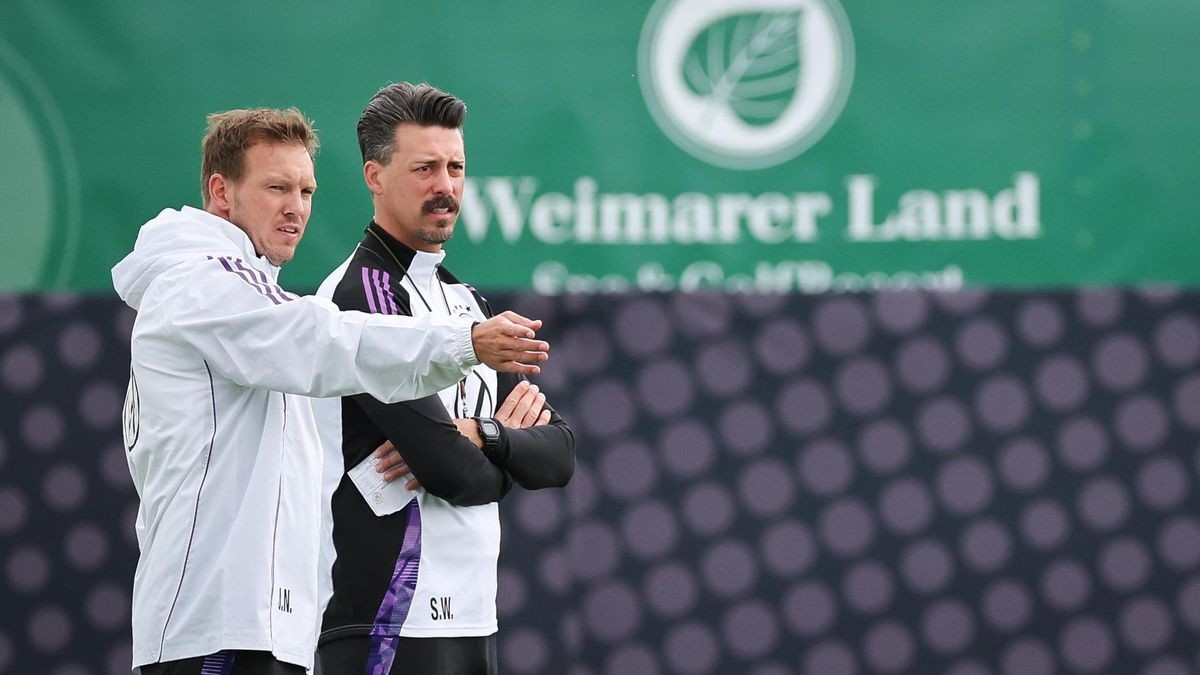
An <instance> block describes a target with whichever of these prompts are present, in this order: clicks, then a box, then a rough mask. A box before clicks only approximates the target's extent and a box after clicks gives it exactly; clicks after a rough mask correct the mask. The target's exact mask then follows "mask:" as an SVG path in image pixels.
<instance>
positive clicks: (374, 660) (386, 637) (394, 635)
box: [367, 499, 421, 675]
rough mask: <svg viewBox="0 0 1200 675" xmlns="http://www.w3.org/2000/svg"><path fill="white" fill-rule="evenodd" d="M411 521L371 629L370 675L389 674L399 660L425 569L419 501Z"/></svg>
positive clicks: (414, 502) (412, 505) (411, 505)
mask: <svg viewBox="0 0 1200 675" xmlns="http://www.w3.org/2000/svg"><path fill="white" fill-rule="evenodd" d="M407 508H408V522H407V523H406V524H405V526H404V543H403V544H402V545H401V547H400V554H399V555H398V556H396V568H395V571H393V572H392V580H391V582H390V583H389V584H388V589H387V593H385V594H384V596H383V602H382V603H380V605H379V611H378V612H376V614H375V625H373V626H372V627H371V651H370V654H368V656H367V673H368V675H387V673H388V672H389V671H390V670H391V669H392V660H393V659H395V658H396V645H397V643H398V642H399V640H400V638H399V635H400V629H401V628H402V627H403V626H404V620H405V619H406V618H407V617H408V610H409V608H410V607H412V599H413V594H414V593H415V592H416V590H417V574H418V573H419V570H420V566H421V507H420V504H419V503H418V502H417V500H416V499H414V500H412V502H410V503H409V505H408V507H407Z"/></svg>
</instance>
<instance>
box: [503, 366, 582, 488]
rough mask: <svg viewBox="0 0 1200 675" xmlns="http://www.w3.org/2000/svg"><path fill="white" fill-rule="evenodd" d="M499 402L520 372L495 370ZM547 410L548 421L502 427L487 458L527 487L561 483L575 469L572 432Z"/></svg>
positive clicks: (565, 480) (509, 391)
mask: <svg viewBox="0 0 1200 675" xmlns="http://www.w3.org/2000/svg"><path fill="white" fill-rule="evenodd" d="M496 379H497V382H496V385H497V387H496V388H497V389H499V392H498V393H497V399H498V402H501V401H504V399H506V398H508V395H509V393H511V392H512V390H513V387H515V386H517V383H518V382H520V381H521V380H523V379H525V377H524V376H523V375H516V374H513V373H497V374H496ZM546 408H548V409H549V410H550V423H549V424H544V425H542V426H540V427H529V428H528V429H508V428H501V431H500V444H499V446H498V447H497V448H496V449H495V450H492V451H491V452H490V453H488V459H490V460H491V461H492V463H493V464H495V465H496V466H498V467H501V468H503V469H504V470H505V471H507V472H508V474H509V475H510V476H512V479H513V480H515V481H516V482H517V484H518V485H520V486H521V487H523V488H525V489H526V490H537V489H540V488H548V487H563V486H564V485H566V484H567V482H568V481H569V480H571V476H572V475H573V474H574V473H575V434H573V433H572V432H571V428H570V427H568V426H567V423H566V422H565V421H563V418H562V417H560V416H559V414H558V411H556V410H554V409H553V408H550V406H549V405H547V406H546Z"/></svg>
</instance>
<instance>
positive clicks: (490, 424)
mask: <svg viewBox="0 0 1200 675" xmlns="http://www.w3.org/2000/svg"><path fill="white" fill-rule="evenodd" d="M474 419H475V424H477V425H478V426H479V435H480V436H481V437H483V449H484V450H495V449H496V448H498V447H500V423H499V422H497V421H496V420H494V419H492V418H491V417H476V418H474Z"/></svg>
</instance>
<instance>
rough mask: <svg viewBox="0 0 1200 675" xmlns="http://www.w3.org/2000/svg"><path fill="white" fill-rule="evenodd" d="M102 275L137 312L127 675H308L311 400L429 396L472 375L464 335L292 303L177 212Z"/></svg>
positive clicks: (231, 234) (219, 226)
mask: <svg viewBox="0 0 1200 675" xmlns="http://www.w3.org/2000/svg"><path fill="white" fill-rule="evenodd" d="M112 274H113V285H114V287H115V288H116V290H117V293H118V294H120V296H121V298H122V299H123V300H124V301H125V302H126V303H127V304H128V305H129V306H130V307H132V308H133V309H135V310H137V319H136V320H135V322H134V325H133V336H132V343H131V352H132V366H131V369H130V382H129V390H128V393H127V396H126V402H125V414H124V426H125V446H126V448H127V458H128V460H129V469H130V473H131V474H132V475H133V482H134V485H135V487H136V488H137V492H138V496H139V497H140V499H141V505H140V508H139V509H138V519H137V535H138V544H139V547H140V549H141V557H140V558H139V560H138V567H137V573H136V576H135V577H134V588H133V665H134V667H137V666H140V665H144V664H147V663H154V662H158V661H172V660H176V659H183V658H189V657H193V656H200V655H204V654H211V653H213V652H216V651H220V650H222V649H248V650H262V651H271V652H273V653H274V654H275V656H276V658H278V659H279V660H281V661H286V662H289V663H294V664H297V665H301V666H304V667H306V668H311V667H312V661H313V651H314V649H315V646H316V631H317V627H318V625H319V620H320V617H319V616H318V615H317V612H318V598H317V580H318V572H317V561H318V548H319V540H320V522H321V511H322V505H321V504H320V498H321V466H322V449H321V446H320V443H319V441H318V434H317V428H316V424H315V421H314V417H313V413H312V406H311V402H310V401H309V399H308V398H306V396H321V397H331V396H344V395H349V394H355V393H362V392H367V393H370V394H371V395H372V396H375V397H376V398H379V399H381V400H385V401H389V402H393V401H400V400H406V399H412V398H417V397H422V396H426V395H429V394H432V393H435V392H437V391H438V390H440V389H443V388H444V387H447V386H450V385H451V384H453V383H455V382H457V381H458V380H459V379H461V378H462V377H463V376H464V375H466V374H467V373H469V372H470V370H471V367H472V366H474V365H476V364H477V363H478V361H477V360H476V358H475V353H474V350H473V348H472V345H471V321H470V320H469V319H448V318H438V317H432V316H431V317H421V318H418V319H414V318H410V317H403V316H385V315H369V314H363V313H359V312H341V311H339V310H338V309H337V308H336V307H335V306H334V305H333V304H332V303H330V302H329V301H327V300H324V299H320V298H316V297H302V298H298V297H296V296H294V295H292V294H290V293H287V292H285V291H283V289H281V288H280V287H279V286H278V285H277V284H276V278H277V275H278V268H276V267H274V266H272V265H271V264H270V263H269V262H267V261H266V259H265V258H260V257H258V256H257V255H256V254H255V252H254V248H253V245H252V244H251V242H250V240H249V238H248V237H247V236H246V235H245V234H244V233H243V232H242V231H241V230H240V229H238V228H237V227H236V226H234V225H233V224H232V223H229V222H228V221H226V220H224V219H222V218H219V217H217V216H214V215H212V214H209V213H207V212H205V211H200V210H197V209H193V208H189V207H184V208H183V209H182V210H180V211H176V210H173V209H167V210H164V211H163V212H162V213H160V214H159V215H158V217H156V218H154V219H153V220H151V221H150V222H148V223H146V224H145V225H144V226H143V227H142V229H141V232H140V233H139V234H138V239H137V244H136V245H135V246H134V250H133V252H132V253H130V254H129V255H128V256H127V257H126V258H125V259H124V260H122V261H121V262H120V263H118V264H117V266H116V267H114V268H113V271H112Z"/></svg>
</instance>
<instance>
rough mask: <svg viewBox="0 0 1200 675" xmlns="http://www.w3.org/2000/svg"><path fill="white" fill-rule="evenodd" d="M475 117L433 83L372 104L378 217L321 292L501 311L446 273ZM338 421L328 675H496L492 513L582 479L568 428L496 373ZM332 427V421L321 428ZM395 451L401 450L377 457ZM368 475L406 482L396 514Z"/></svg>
mask: <svg viewBox="0 0 1200 675" xmlns="http://www.w3.org/2000/svg"><path fill="white" fill-rule="evenodd" d="M465 114H466V106H465V105H464V104H463V102H462V101H461V100H459V99H458V98H456V97H454V96H452V95H450V94H447V93H445V92H442V91H439V90H437V89H435V88H433V87H431V86H429V85H427V84H421V85H412V84H409V83H400V84H393V85H390V86H388V87H385V88H383V89H381V90H380V91H379V92H378V93H377V94H376V95H375V96H374V98H372V99H371V101H370V103H368V104H367V106H366V109H365V110H364V111H363V113H362V116H361V117H360V118H359V121H358V140H359V148H360V149H361V151H362V156H363V178H364V179H365V181H366V184H367V188H368V189H369V190H370V191H371V196H372V199H373V202H374V206H375V217H374V219H373V220H372V221H371V223H370V224H369V225H368V226H367V228H366V236H365V237H364V238H363V240H362V241H361V242H360V243H359V244H358V247H357V248H356V249H355V251H354V252H353V254H352V255H351V256H350V258H349V259H347V260H346V262H345V263H343V264H342V265H341V266H340V267H338V268H337V269H336V270H334V272H333V273H332V274H331V275H330V276H329V278H328V279H326V281H325V283H324V284H322V286H321V290H320V291H318V294H319V295H323V296H327V297H331V298H332V299H333V301H334V302H335V303H336V304H337V305H338V306H340V307H342V308H343V309H359V310H364V311H370V312H377V313H381V314H405V315H411V316H418V317H427V316H439V317H455V316H460V317H465V318H469V319H472V320H476V321H480V320H484V319H486V318H487V317H488V316H490V315H491V308H490V307H489V305H488V303H487V301H485V300H484V299H483V297H482V296H480V294H479V293H478V292H477V291H476V290H475V289H474V288H472V287H470V286H468V285H466V284H464V283H462V282H460V281H459V280H458V279H457V277H455V276H454V275H453V274H451V273H450V272H449V271H448V270H447V269H446V268H445V267H443V266H442V262H443V260H444V259H445V256H446V253H445V251H443V250H442V245H443V243H444V242H446V241H448V240H449V239H450V237H451V236H452V235H453V234H454V225H455V221H456V220H457V218H458V208H459V203H460V200H461V199H462V191H463V180H464V175H465V172H466V155H465V152H464V149H463V134H462V125H463V119H464V117H465ZM338 413H340V420H337V421H340V422H341V425H342V434H341V438H340V439H337V441H340V447H341V450H342V453H341V454H340V455H338V456H336V457H334V458H333V460H334V461H333V465H334V468H335V470H334V471H332V472H329V475H332V476H333V477H334V479H335V481H336V484H335V483H334V482H329V483H327V485H326V490H327V491H330V492H331V493H332V500H331V505H332V511H331V514H330V515H331V517H332V539H331V541H332V544H333V547H334V552H335V553H336V561H335V562H333V565H332V598H331V599H330V601H329V606H328V609H327V610H326V611H325V614H324V622H323V624H322V631H321V638H320V647H319V648H318V660H319V662H320V664H321V669H322V672H325V673H339V674H341V673H371V674H373V675H386V674H388V673H397V674H399V673H422V674H424V675H491V674H494V673H496V672H497V660H496V636H495V634H496V630H497V622H496V561H497V557H498V555H499V549H500V520H499V509H498V505H497V503H496V502H497V501H499V500H500V499H501V498H502V497H503V496H504V495H505V494H506V493H507V492H508V490H509V489H510V487H511V486H512V484H513V483H514V482H515V483H517V484H518V485H521V486H522V487H524V488H527V489H538V488H544V487H561V486H563V485H565V484H566V483H567V481H568V480H569V479H570V477H571V474H572V473H573V471H574V467H575V442H574V437H573V435H572V434H571V430H570V429H569V428H568V427H567V425H566V424H565V423H564V422H563V420H562V418H560V417H559V416H558V414H557V413H556V412H555V411H554V410H553V409H551V408H549V407H548V406H546V405H545V396H544V395H543V394H541V393H540V392H538V391H537V387H536V386H535V385H531V384H529V383H528V382H527V381H525V380H524V378H523V377H522V376H521V375H520V374H514V373H497V372H496V371H495V370H493V369H491V368H489V367H486V366H478V367H476V368H474V369H473V370H472V372H471V373H470V374H469V375H468V376H467V377H465V378H463V379H462V380H460V381H459V382H457V383H455V384H454V385H452V386H449V387H447V388H445V389H443V390H441V391H440V392H438V393H437V394H436V395H433V396H428V397H426V398H422V399H417V400H414V401H409V402H404V403H391V404H389V403H386V402H381V401H379V400H377V399H376V398H374V397H372V396H370V395H357V396H351V397H346V398H343V399H342V402H341V407H340V410H338V411H336V412H335V417H336V416H337V414H338ZM335 426H336V421H334V422H328V421H326V422H323V424H322V431H323V432H324V431H328V430H330V429H332V428H333V427H335ZM385 441H387V442H390V444H391V445H393V446H394V447H395V448H396V449H398V450H399V453H396V452H391V453H390V454H388V452H387V450H388V448H387V447H386V446H385V447H384V448H383V449H382V450H376V448H377V447H378V446H379V445H380V443H381V442H385ZM335 443H336V441H335ZM327 452H328V450H327ZM364 471H374V472H386V475H387V476H388V477H391V476H393V475H403V476H404V477H405V478H410V479H412V480H411V482H410V483H409V484H408V489H409V490H410V492H408V493H403V492H402V490H403V489H402V488H400V487H399V484H398V483H397V484H393V485H394V486H395V487H394V488H393V491H394V492H395V491H400V492H401V494H402V497H401V498H400V499H398V500H397V503H396V506H395V508H393V509H390V510H385V509H379V508H376V504H377V502H378V501H379V500H380V494H379V493H377V492H371V491H370V490H367V489H364V488H363V486H362V481H361V476H362V473H363V472H364ZM410 474H411V475H410ZM335 488H336V490H335ZM329 543H330V542H329V541H327V542H326V544H327V545H328V544H329ZM331 557H333V556H326V558H327V559H328V558H331Z"/></svg>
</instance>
